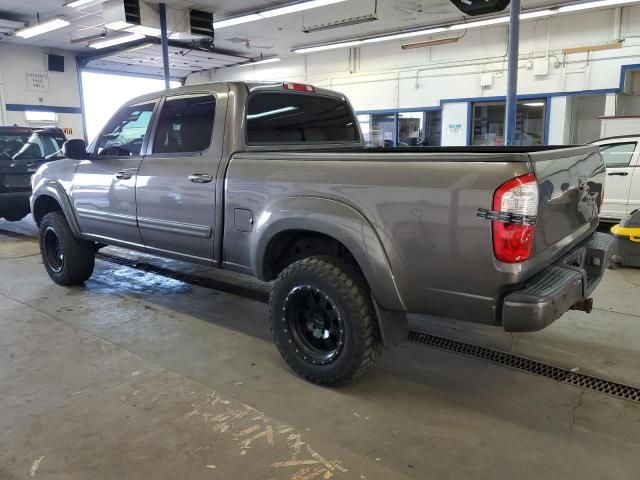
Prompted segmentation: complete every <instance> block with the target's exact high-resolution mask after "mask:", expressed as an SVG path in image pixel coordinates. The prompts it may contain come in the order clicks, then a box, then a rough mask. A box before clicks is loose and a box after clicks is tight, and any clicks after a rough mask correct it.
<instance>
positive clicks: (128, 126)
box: [98, 102, 155, 157]
mask: <svg viewBox="0 0 640 480" xmlns="http://www.w3.org/2000/svg"><path fill="white" fill-rule="evenodd" d="M154 106H155V102H152V103H144V104H140V105H133V106H131V107H127V108H124V109H122V110H120V111H119V112H118V113H117V114H116V116H115V117H113V118H112V119H111V120H110V121H109V123H108V124H107V126H106V127H105V129H104V131H103V132H102V135H101V136H100V139H99V140H98V155H109V156H116V157H129V156H132V155H140V150H141V149H142V143H143V142H144V138H145V136H146V135H147V130H148V129H149V122H150V121H151V115H152V114H153V107H154Z"/></svg>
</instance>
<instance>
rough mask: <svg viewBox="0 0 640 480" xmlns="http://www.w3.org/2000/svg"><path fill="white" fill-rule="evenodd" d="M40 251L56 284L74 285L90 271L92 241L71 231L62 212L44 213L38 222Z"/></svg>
mask: <svg viewBox="0 0 640 480" xmlns="http://www.w3.org/2000/svg"><path fill="white" fill-rule="evenodd" d="M40 253H41V255H42V262H43V263H44V268H45V269H46V270H47V273H48V274H49V277H51V280H53V281H54V282H56V283H57V284H59V285H75V284H78V283H82V282H84V281H85V280H87V279H88V278H89V277H90V276H91V274H92V273H93V267H94V265H95V253H94V248H93V242H87V241H85V240H80V239H78V238H76V237H75V236H74V235H73V232H72V231H71V228H70V227H69V224H68V223H67V219H66V218H65V216H64V214H63V213H62V212H51V213H47V214H46V215H45V216H44V218H43V219H42V222H41V223H40Z"/></svg>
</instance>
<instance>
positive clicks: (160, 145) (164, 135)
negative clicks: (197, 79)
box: [153, 95, 216, 154]
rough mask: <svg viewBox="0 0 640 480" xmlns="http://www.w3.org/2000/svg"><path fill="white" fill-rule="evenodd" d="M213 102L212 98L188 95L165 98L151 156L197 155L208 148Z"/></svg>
mask: <svg viewBox="0 0 640 480" xmlns="http://www.w3.org/2000/svg"><path fill="white" fill-rule="evenodd" d="M215 108H216V100H215V98H214V97H213V96H212V95H188V96H179V97H169V98H167V99H166V101H165V103H164V106H163V107H162V112H161V113H160V120H159V121H158V130H157V133H156V136H155V139H154V142H153V153H154V154H155V153H188V152H201V151H202V150H206V149H207V148H209V145H210V144H211V136H212V134H213V117H214V115H215Z"/></svg>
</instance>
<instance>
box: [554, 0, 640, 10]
mask: <svg viewBox="0 0 640 480" xmlns="http://www.w3.org/2000/svg"><path fill="white" fill-rule="evenodd" d="M637 1H638V0H598V1H596V2H585V3H576V4H574V5H565V6H563V7H559V8H558V11H559V12H577V11H579V10H588V9H591V8H602V7H615V6H616V5H625V4H627V3H636V2H637Z"/></svg>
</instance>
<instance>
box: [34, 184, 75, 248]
mask: <svg viewBox="0 0 640 480" xmlns="http://www.w3.org/2000/svg"><path fill="white" fill-rule="evenodd" d="M44 197H49V198H52V199H53V200H55V201H56V202H57V203H58V205H60V209H61V210H62V213H63V214H64V216H65V217H66V219H67V222H69V227H70V228H71V231H72V232H73V235H74V236H76V237H78V238H80V237H81V236H82V234H81V233H80V226H79V225H78V220H77V219H76V216H75V214H74V213H73V207H72V206H71V200H70V199H69V196H68V195H67V192H66V190H65V189H64V187H63V186H62V185H61V184H60V183H58V182H55V181H51V180H49V181H44V180H43V181H41V182H39V183H38V184H37V185H35V186H34V189H33V194H32V196H31V211H32V212H33V213H34V214H35V212H36V208H37V205H38V202H39V201H41V200H42V199H43V198H44Z"/></svg>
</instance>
